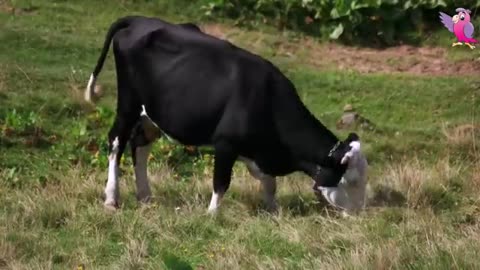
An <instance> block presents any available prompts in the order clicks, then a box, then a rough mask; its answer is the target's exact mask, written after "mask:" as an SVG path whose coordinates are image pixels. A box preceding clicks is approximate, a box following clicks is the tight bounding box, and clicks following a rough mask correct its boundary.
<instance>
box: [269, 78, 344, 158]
mask: <svg viewBox="0 0 480 270" xmlns="http://www.w3.org/2000/svg"><path fill="white" fill-rule="evenodd" d="M292 87H293V86H292ZM293 90H294V89H293ZM274 96H275V98H274V100H273V102H274V106H273V108H274V117H275V118H276V121H275V122H276V123H277V128H278V129H279V130H278V131H279V135H280V137H281V138H282V141H283V142H284V143H285V144H286V145H287V147H288V148H289V150H290V151H291V152H292V154H293V155H295V156H299V157H302V158H305V159H307V160H308V161H312V162H313V161H318V160H321V159H324V158H326V156H327V155H328V154H329V152H330V150H332V149H333V148H334V147H335V145H336V144H337V143H338V142H339V140H338V138H337V137H336V136H335V135H334V134H333V133H332V132H331V131H330V130H329V129H328V128H327V127H325V126H324V125H323V124H322V123H321V122H320V121H318V120H317V119H316V118H315V116H313V115H312V114H311V113H310V111H309V110H308V109H307V108H306V107H305V105H304V104H303V102H302V101H301V100H300V97H299V96H298V95H297V94H296V91H291V89H290V91H285V89H284V91H279V93H277V95H274Z"/></svg>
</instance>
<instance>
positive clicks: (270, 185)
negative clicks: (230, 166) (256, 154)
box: [242, 159, 277, 212]
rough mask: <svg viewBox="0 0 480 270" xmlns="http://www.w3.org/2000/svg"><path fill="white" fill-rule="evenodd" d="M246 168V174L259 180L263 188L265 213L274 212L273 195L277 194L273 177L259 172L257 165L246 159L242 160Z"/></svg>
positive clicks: (275, 204)
mask: <svg viewBox="0 0 480 270" xmlns="http://www.w3.org/2000/svg"><path fill="white" fill-rule="evenodd" d="M242 161H243V162H244V163H245V165H246V166H247V169H248V172H249V173H250V175H252V176H253V178H255V179H257V180H259V181H260V182H261V183H262V186H263V201H264V202H265V204H266V206H267V211H269V212H276V211H277V202H276V200H275V193H276V192H277V181H276V179H275V177H273V176H271V175H268V174H265V173H263V172H262V170H260V168H259V167H258V166H257V164H256V163H255V162H254V161H252V160H248V159H242Z"/></svg>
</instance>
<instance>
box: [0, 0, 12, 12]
mask: <svg viewBox="0 0 480 270" xmlns="http://www.w3.org/2000/svg"><path fill="white" fill-rule="evenodd" d="M12 10H13V6H12V4H11V3H10V1H7V0H0V12H3V13H11V12H12Z"/></svg>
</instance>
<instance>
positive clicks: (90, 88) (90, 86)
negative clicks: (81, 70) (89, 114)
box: [84, 73, 96, 102]
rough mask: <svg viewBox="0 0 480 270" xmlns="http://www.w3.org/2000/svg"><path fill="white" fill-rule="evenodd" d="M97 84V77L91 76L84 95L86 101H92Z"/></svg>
mask: <svg viewBox="0 0 480 270" xmlns="http://www.w3.org/2000/svg"><path fill="white" fill-rule="evenodd" d="M95 82H96V78H95V76H93V73H92V74H91V75H90V79H89V80H88V85H87V89H85V93H84V98H85V101H88V102H90V101H92V98H93V97H92V95H93V94H94V90H95Z"/></svg>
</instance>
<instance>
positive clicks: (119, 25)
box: [84, 17, 133, 102]
mask: <svg viewBox="0 0 480 270" xmlns="http://www.w3.org/2000/svg"><path fill="white" fill-rule="evenodd" d="M132 19H133V17H124V18H120V19H118V20H117V21H116V22H114V23H113V24H112V25H111V26H110V29H108V32H107V35H106V37H105V42H104V44H103V49H102V53H101V54H100V57H99V58H98V60H97V65H96V66H95V69H94V70H93V73H92V74H91V75H90V79H89V80H88V85H87V88H86V89H85V93H84V98H85V101H87V102H92V98H93V96H94V94H95V83H96V81H97V76H98V74H99V73H100V71H101V70H102V68H103V63H104V62H105V58H106V57H107V54H108V50H109V48H110V43H111V42H112V39H113V36H114V35H115V34H116V33H117V32H118V31H119V30H121V29H123V28H126V27H128V26H129V25H130V22H131V20H132Z"/></svg>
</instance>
